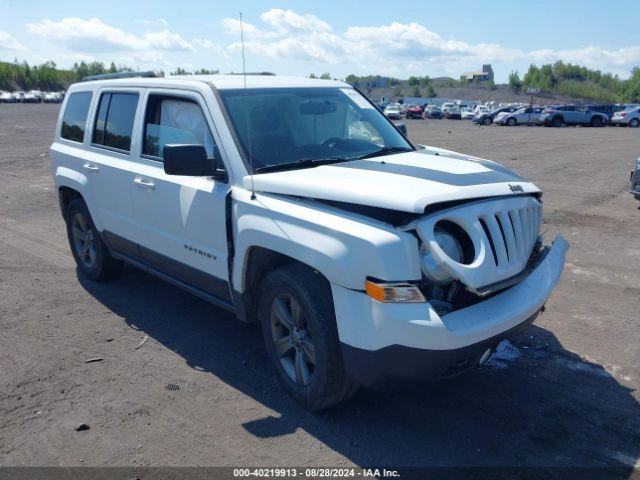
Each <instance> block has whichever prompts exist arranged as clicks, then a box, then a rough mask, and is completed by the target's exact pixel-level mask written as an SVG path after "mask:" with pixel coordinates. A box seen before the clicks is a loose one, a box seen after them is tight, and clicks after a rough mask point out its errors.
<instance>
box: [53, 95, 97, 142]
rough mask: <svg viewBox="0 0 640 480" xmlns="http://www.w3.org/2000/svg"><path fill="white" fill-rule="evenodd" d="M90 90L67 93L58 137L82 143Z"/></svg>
mask: <svg viewBox="0 0 640 480" xmlns="http://www.w3.org/2000/svg"><path fill="white" fill-rule="evenodd" d="M91 97H92V93H91V92H76V93H72V94H71V95H69V100H67V104H66V107H65V109H64V114H63V115H62V126H61V127H60V137H62V138H64V139H66V140H72V141H74V142H79V143H82V142H83V141H84V131H85V125H86V123H87V114H88V112H89V105H91Z"/></svg>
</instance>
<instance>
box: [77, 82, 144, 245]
mask: <svg viewBox="0 0 640 480" xmlns="http://www.w3.org/2000/svg"><path fill="white" fill-rule="evenodd" d="M141 93H142V89H136V88H117V89H108V88H103V89H100V90H99V91H98V92H97V99H96V101H95V102H94V106H93V108H92V112H91V129H90V135H91V137H90V138H91V140H90V144H89V147H88V149H87V154H86V157H85V162H84V164H83V168H84V170H85V171H86V172H87V176H89V177H91V178H93V179H94V188H93V192H94V196H95V200H96V206H97V208H98V212H99V217H100V221H101V224H102V229H103V232H102V233H103V235H104V237H105V238H106V239H107V241H108V242H109V244H110V245H111V246H112V247H113V248H115V249H116V250H119V251H121V252H122V253H127V254H130V255H135V254H136V253H137V252H136V250H135V249H134V248H131V245H130V244H129V243H127V242H124V241H123V240H124V239H131V238H132V237H133V235H134V230H135V224H134V222H135V220H134V218H133V208H132V203H131V195H130V187H129V184H130V181H131V180H130V179H131V166H132V164H133V162H132V155H133V152H134V150H135V149H136V148H137V145H136V141H135V136H134V126H135V119H136V115H137V111H138V108H139V106H140V96H141Z"/></svg>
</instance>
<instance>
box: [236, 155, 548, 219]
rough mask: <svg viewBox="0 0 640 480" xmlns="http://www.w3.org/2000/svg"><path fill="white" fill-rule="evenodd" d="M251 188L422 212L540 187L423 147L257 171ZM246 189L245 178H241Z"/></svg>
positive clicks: (481, 163) (481, 162) (497, 166)
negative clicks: (373, 156) (382, 154)
mask: <svg viewBox="0 0 640 480" xmlns="http://www.w3.org/2000/svg"><path fill="white" fill-rule="evenodd" d="M253 182H254V188H255V190H256V191H257V192H264V193H277V194H283V195H294V196H299V197H307V198H316V199H321V200H331V201H336V202H345V203H354V204H359V205H368V206H372V207H379V208H386V209H390V210H397V211H403V212H412V213H423V212H424V209H425V208H426V207H427V206H429V205H433V204H437V203H442V202H448V201H452V200H464V199H473V198H486V197H496V196H504V195H513V194H521V193H538V192H539V191H540V190H538V188H537V187H536V186H535V185H534V184H532V183H531V182H528V181H527V180H525V179H523V178H521V177H519V176H518V175H516V174H515V173H513V172H512V171H510V170H508V169H507V168H505V167H503V166H502V165H500V164H498V163H495V162H491V161H488V160H483V159H480V158H476V157H471V156H468V155H463V154H459V153H456V152H452V151H450V150H443V149H438V148H434V147H427V148H426V149H424V150H417V151H415V152H406V153H398V154H394V155H386V156H381V157H376V158H371V159H366V160H354V161H350V162H345V163H338V164H333V165H321V166H318V167H314V168H304V169H299V170H289V171H282V172H274V173H263V174H257V175H254V177H253ZM243 184H244V187H245V188H247V189H249V188H251V180H250V177H249V176H247V177H245V178H244V179H243Z"/></svg>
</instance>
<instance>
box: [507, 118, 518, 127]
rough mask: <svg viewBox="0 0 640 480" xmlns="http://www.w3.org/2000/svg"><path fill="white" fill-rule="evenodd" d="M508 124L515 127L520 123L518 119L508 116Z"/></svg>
mask: <svg viewBox="0 0 640 480" xmlns="http://www.w3.org/2000/svg"><path fill="white" fill-rule="evenodd" d="M507 125H508V126H510V127H515V126H516V125H518V121H517V120H516V119H515V118H514V117H509V118H507Z"/></svg>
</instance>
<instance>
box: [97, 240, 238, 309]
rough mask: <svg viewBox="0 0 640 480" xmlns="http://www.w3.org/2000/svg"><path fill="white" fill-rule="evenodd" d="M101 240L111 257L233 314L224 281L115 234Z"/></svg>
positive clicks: (228, 290)
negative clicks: (103, 241)
mask: <svg viewBox="0 0 640 480" xmlns="http://www.w3.org/2000/svg"><path fill="white" fill-rule="evenodd" d="M102 238H103V239H104V240H105V243H106V244H107V246H108V247H109V250H110V251H111V254H112V255H113V256H114V257H116V258H120V259H122V260H124V261H126V262H128V263H130V264H131V265H133V266H134V267H137V268H139V269H141V270H144V271H145V272H148V273H150V274H152V275H154V276H156V277H158V278H160V279H161V280H165V281H166V282H169V283H171V284H172V285H175V286H177V287H180V288H182V289H184V290H186V291H188V292H189V293H192V294H193V295H196V296H197V297H200V298H202V299H204V300H207V301H208V302H211V303H213V304H215V305H217V306H219V307H222V308H224V309H225V310H229V311H231V312H234V313H235V311H236V308H235V305H234V303H233V301H232V297H231V291H230V289H229V282H227V281H226V280H222V279H220V278H218V277H215V276H213V275H210V274H208V273H206V272H203V271H201V270H198V269H196V268H193V267H190V266H189V265H185V264H184V263H181V262H177V261H176V260H173V259H171V258H169V257H166V256H165V255H162V254H160V253H157V252H155V251H153V250H150V249H148V248H145V247H142V246H140V245H138V244H136V243H135V242H132V241H130V240H127V239H125V238H123V237H121V236H119V235H116V234H114V233H111V232H108V231H103V232H102Z"/></svg>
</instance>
